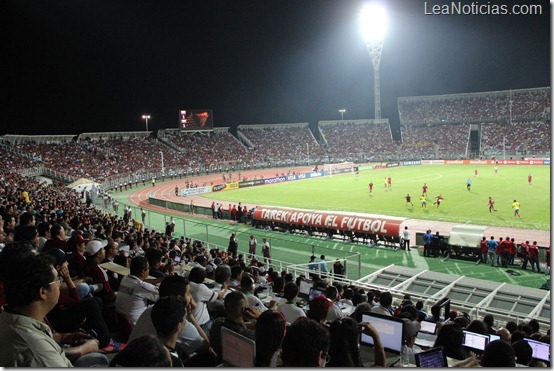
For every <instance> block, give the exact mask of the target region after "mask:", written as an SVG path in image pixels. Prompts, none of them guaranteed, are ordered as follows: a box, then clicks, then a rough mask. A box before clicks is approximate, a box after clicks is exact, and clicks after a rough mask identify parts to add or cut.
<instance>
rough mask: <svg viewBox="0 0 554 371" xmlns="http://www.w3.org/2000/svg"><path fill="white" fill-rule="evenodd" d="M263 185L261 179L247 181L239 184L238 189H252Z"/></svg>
mask: <svg viewBox="0 0 554 371" xmlns="http://www.w3.org/2000/svg"><path fill="white" fill-rule="evenodd" d="M262 184H264V180H263V179H256V180H247V181H245V182H239V188H245V187H253V186H257V185H262Z"/></svg>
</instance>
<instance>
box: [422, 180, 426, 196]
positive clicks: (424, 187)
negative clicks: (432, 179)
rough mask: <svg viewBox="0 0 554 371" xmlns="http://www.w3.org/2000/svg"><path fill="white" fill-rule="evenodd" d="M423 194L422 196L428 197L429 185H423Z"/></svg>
mask: <svg viewBox="0 0 554 371" xmlns="http://www.w3.org/2000/svg"><path fill="white" fill-rule="evenodd" d="M421 189H422V191H423V192H421V193H422V195H425V196H427V183H423V187H422V188H421Z"/></svg>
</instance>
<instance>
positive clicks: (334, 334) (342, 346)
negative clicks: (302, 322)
mask: <svg viewBox="0 0 554 371" xmlns="http://www.w3.org/2000/svg"><path fill="white" fill-rule="evenodd" d="M329 332H330V335H331V344H330V347H329V356H330V360H329V363H328V364H327V367H362V366H363V364H362V360H361V357H360V332H362V333H364V334H366V335H368V336H370V337H371V338H372V339H373V341H374V359H375V364H374V366H381V367H385V363H386V358H385V350H384V348H383V344H382V343H381V338H380V336H379V333H378V332H377V330H376V329H375V328H374V327H373V326H372V325H371V324H369V323H366V322H362V323H360V324H358V323H357V322H356V321H355V320H354V319H352V318H350V317H344V318H340V319H337V320H335V321H334V322H333V323H331V326H330V329H329Z"/></svg>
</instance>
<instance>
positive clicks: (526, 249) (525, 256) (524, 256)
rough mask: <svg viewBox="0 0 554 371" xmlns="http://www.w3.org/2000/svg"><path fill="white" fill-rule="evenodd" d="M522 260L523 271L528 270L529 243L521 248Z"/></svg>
mask: <svg viewBox="0 0 554 371" xmlns="http://www.w3.org/2000/svg"><path fill="white" fill-rule="evenodd" d="M520 254H521V260H522V261H523V263H522V265H521V269H527V263H528V262H529V241H525V242H524V243H522V244H521V246H520Z"/></svg>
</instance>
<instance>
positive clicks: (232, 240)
mask: <svg viewBox="0 0 554 371" xmlns="http://www.w3.org/2000/svg"><path fill="white" fill-rule="evenodd" d="M227 252H228V253H229V254H231V256H232V257H233V259H236V258H237V252H238V244H237V238H236V236H235V234H234V233H231V237H229V247H228V248H227Z"/></svg>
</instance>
